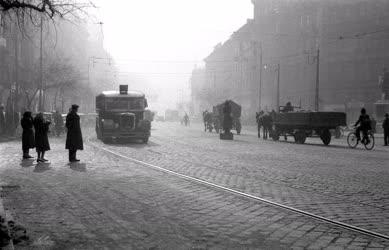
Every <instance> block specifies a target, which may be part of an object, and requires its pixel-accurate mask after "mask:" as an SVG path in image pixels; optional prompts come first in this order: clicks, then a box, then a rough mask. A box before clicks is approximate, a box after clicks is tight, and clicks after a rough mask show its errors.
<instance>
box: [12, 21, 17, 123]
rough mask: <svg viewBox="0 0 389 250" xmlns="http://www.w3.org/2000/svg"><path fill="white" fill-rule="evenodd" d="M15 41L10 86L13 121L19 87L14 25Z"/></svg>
mask: <svg viewBox="0 0 389 250" xmlns="http://www.w3.org/2000/svg"><path fill="white" fill-rule="evenodd" d="M14 38H15V41H14V47H15V51H14V53H15V54H14V56H15V61H14V67H15V71H14V79H13V80H14V81H13V84H12V86H11V89H12V91H11V97H12V101H11V103H12V121H15V112H16V110H15V109H16V108H17V101H18V89H19V58H18V57H19V41H18V28H17V27H16V25H15V37H14Z"/></svg>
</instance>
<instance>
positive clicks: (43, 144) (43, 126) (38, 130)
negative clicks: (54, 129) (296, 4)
mask: <svg viewBox="0 0 389 250" xmlns="http://www.w3.org/2000/svg"><path fill="white" fill-rule="evenodd" d="M49 125H50V122H49V121H46V120H45V118H44V117H43V113H42V112H40V113H38V114H37V115H36V116H35V118H34V128H35V148H36V152H37V153H38V159H37V162H46V161H48V160H47V159H45V152H46V151H48V150H50V144H49V137H48V136H47V133H48V132H49Z"/></svg>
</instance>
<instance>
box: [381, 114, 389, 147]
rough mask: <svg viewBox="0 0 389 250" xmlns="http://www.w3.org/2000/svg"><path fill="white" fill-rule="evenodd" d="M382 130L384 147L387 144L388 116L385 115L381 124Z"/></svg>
mask: <svg viewBox="0 0 389 250" xmlns="http://www.w3.org/2000/svg"><path fill="white" fill-rule="evenodd" d="M382 128H383V129H384V143H385V146H388V144H389V114H388V113H386V114H385V119H384V122H383V123H382Z"/></svg>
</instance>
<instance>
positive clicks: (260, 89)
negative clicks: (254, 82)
mask: <svg viewBox="0 0 389 250" xmlns="http://www.w3.org/2000/svg"><path fill="white" fill-rule="evenodd" d="M259 51H260V54H259V111H261V104H262V72H263V61H262V58H263V53H262V42H259Z"/></svg>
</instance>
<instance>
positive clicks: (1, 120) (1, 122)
mask: <svg viewBox="0 0 389 250" xmlns="http://www.w3.org/2000/svg"><path fill="white" fill-rule="evenodd" d="M5 130H6V127H5V113H4V106H3V105H1V106H0V135H4V134H5Z"/></svg>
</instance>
